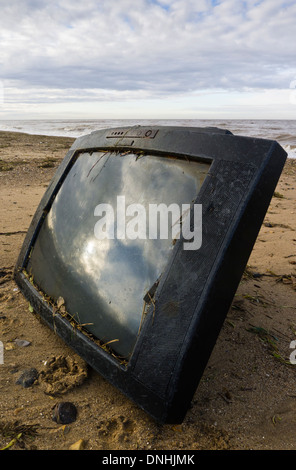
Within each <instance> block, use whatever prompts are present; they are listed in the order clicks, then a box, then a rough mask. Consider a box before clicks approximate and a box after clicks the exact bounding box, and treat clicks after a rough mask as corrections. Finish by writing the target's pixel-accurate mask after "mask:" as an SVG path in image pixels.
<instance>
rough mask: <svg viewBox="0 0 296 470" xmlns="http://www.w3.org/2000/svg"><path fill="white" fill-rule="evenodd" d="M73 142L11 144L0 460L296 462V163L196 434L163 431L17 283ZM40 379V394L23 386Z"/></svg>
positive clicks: (278, 195)
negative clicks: (42, 205) (64, 414)
mask: <svg viewBox="0 0 296 470" xmlns="http://www.w3.org/2000/svg"><path fill="white" fill-rule="evenodd" d="M72 142H73V139H72V138H66V137H49V136H40V135H28V134H21V133H10V132H0V200H1V205H0V224H1V225H0V242H1V245H0V341H1V342H2V343H3V346H4V361H3V364H0V393H1V401H0V449H1V448H5V447H7V448H8V449H11V450H18V449H20V450H21V449H25V450H31V449H38V450H67V449H86V450H100V449H102V450H123V449H124V450H137V449H138V450H140V449H146V450H147V449H148V450H152V449H155V450H212V449H215V450H221V449H223V450H225V449H229V450H236V449H244V450H248V449H254V450H257V449H270V450H271V449H276V450H282V449H291V450H292V449H293V450H295V449H296V441H295V432H294V428H295V418H296V385H295V373H296V369H295V368H296V365H292V364H291V362H290V355H291V353H292V352H293V349H291V347H290V345H291V342H292V341H294V340H296V160H292V159H289V160H287V163H286V165H285V168H284V170H283V173H282V175H281V178H280V181H279V183H278V186H277V188H276V192H275V194H274V197H273V198H272V201H271V204H270V207H269V210H268V213H267V214H266V217H265V220H264V223H263V225H262V228H261V231H260V233H259V235H258V238H257V241H256V244H255V246H254V249H253V252H252V254H251V256H250V259H249V262H248V266H247V269H246V271H245V274H244V276H243V278H242V280H241V283H240V285H239V288H238V290H237V293H236V295H235V298H234V301H233V304H232V307H231V309H230V310H229V312H228V315H227V318H226V320H225V322H224V325H223V328H222V330H221V333H220V336H219V338H218V341H217V343H216V346H215V348H214V350H213V353H212V356H211V358H210V361H209V363H208V365H207V368H206V370H205V372H204V375H203V378H202V380H201V382H200V384H199V387H198V389H197V391H196V393H195V396H194V399H193V401H192V406H191V408H190V410H189V411H188V413H187V416H186V418H185V420H184V422H183V423H182V425H177V426H173V425H159V424H157V423H156V422H155V421H153V419H152V418H150V417H149V416H148V415H147V414H145V412H144V411H142V410H140V409H139V408H138V407H137V406H136V405H135V404H133V403H131V402H130V401H129V400H128V399H127V398H126V397H125V396H124V395H122V394H121V393H120V392H119V391H117V390H116V389H115V388H114V387H113V386H112V385H110V384H109V383H108V382H107V381H105V380H104V379H103V378H102V377H101V376H100V375H99V374H97V373H96V372H95V371H93V370H92V369H90V368H89V367H88V366H86V364H85V363H84V362H83V361H82V360H81V359H80V358H79V357H78V356H77V355H76V354H75V353H73V351H72V350H71V349H69V348H68V347H67V346H66V345H65V344H64V343H63V342H62V341H61V340H60V338H59V337H58V336H57V335H55V333H54V332H53V331H51V330H50V329H49V328H48V327H47V326H45V325H44V324H43V322H42V320H41V319H40V318H39V317H38V316H36V315H35V314H34V312H32V311H31V309H30V308H29V304H28V301H27V300H26V299H25V298H24V297H23V295H22V293H21V292H20V291H19V290H18V288H17V286H16V284H15V282H14V280H13V278H12V272H13V268H14V265H15V263H16V260H17V257H18V254H19V251H20V249H21V246H22V242H23V240H24V237H25V233H26V231H27V229H28V227H29V225H30V222H31V219H32V217H33V215H34V212H35V210H36V208H37V205H38V204H39V202H40V199H41V197H42V195H43V193H44V192H45V189H46V187H47V186H48V184H49V182H50V180H51V178H52V177H53V175H54V173H55V171H56V169H57V167H58V165H59V163H60V162H61V160H62V159H63V157H64V156H65V155H66V153H67V151H68V149H69V148H70V146H71V144H72ZM32 367H33V368H35V369H36V370H37V371H38V374H39V376H38V379H37V380H36V381H35V382H34V383H33V385H32V386H30V387H27V388H24V387H23V386H22V385H20V384H18V383H16V382H17V380H18V378H19V376H20V375H21V373H22V372H23V371H24V370H26V369H29V368H32ZM65 401H66V402H71V403H73V404H74V405H75V407H76V408H77V412H78V413H77V417H76V420H75V421H74V422H72V423H70V424H66V425H63V424H61V423H57V422H55V421H53V419H52V415H53V409H54V408H55V406H56V405H57V404H59V403H61V402H65ZM73 446H74V447H73Z"/></svg>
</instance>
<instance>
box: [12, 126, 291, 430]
mask: <svg viewBox="0 0 296 470" xmlns="http://www.w3.org/2000/svg"><path fill="white" fill-rule="evenodd" d="M285 160H286V153H285V152H284V150H283V149H282V148H281V146H280V145H279V144H278V143H277V142H275V141H271V140H265V139H255V138H250V137H243V136H236V135H233V134H232V133H231V132H230V131H227V130H222V129H217V128H192V127H169V126H167V127H161V126H160V127H155V126H152V127H145V126H134V127H123V128H112V129H103V130H100V131H96V132H93V133H91V134H89V135H86V136H83V137H80V138H78V139H77V140H76V141H75V142H74V144H73V145H72V147H71V149H70V150H69V152H68V153H67V155H66V156H65V158H64V159H63V161H62V163H61V164H60V166H59V167H58V169H57V172H56V174H55V176H54V177H53V179H52V181H51V183H50V185H49V187H48V188H47V190H46V192H45V194H44V196H43V198H42V200H41V202H40V204H39V207H38V209H37V211H36V213H35V215H34V218H33V220H32V223H31V226H30V228H29V230H28V233H27V236H26V238H25V241H24V244H23V247H22V249H21V252H20V255H19V258H18V261H17V265H16V267H15V280H16V282H17V283H18V285H19V287H20V289H21V291H22V292H23V294H24V295H25V296H26V297H27V298H28V299H29V301H30V303H31V305H32V307H33V309H34V311H35V312H36V313H38V314H39V315H40V316H41V317H42V318H43V319H44V320H45V321H46V323H47V324H48V325H49V326H50V327H51V328H52V329H53V330H54V331H55V332H56V333H57V334H58V335H60V337H61V338H62V339H63V340H64V341H65V342H66V343H67V344H68V345H69V346H70V347H72V348H73V349H74V350H75V351H76V352H77V353H78V354H79V355H80V356H81V357H82V358H83V359H84V360H85V361H86V362H87V363H88V364H89V365H90V366H91V367H92V368H93V369H95V370H96V371H97V372H98V373H100V374H101V375H102V376H103V377H105V378H106V379H107V380H109V381H110V382H111V383H112V384H113V385H114V386H116V387H117V388H118V389H119V390H121V391H122V392H123V393H124V394H126V395H127V396H128V397H129V398H130V399H132V400H133V401H134V402H136V403H137V404H138V406H139V407H141V408H142V409H144V410H145V411H146V412H147V413H149V414H150V415H151V416H152V417H153V418H155V419H156V420H157V421H159V422H160V423H181V422H182V421H183V419H184V417H185V415H186V413H187V410H188V407H189V406H190V402H191V400H192V397H193V395H194V393H195V391H196V388H197V386H198V383H199V381H200V379H201V377H202V375H203V371H204V369H205V367H206V364H207V362H208V359H209V357H210V355H211V352H212V350H213V348H214V345H215V342H216V340H217V338H218V335H219V332H220V330H221V327H222V325H223V322H224V320H225V317H226V315H227V312H228V310H229V308H230V306H231V303H232V300H233V297H234V294H235V292H236V289H237V287H238V284H239V282H240V279H241V276H242V274H243V271H244V269H245V266H246V264H247V261H248V258H249V256H250V253H251V250H252V247H253V245H254V243H255V240H256V237H257V234H258V232H259V230H260V227H261V224H262V222H263V219H264V216H265V213H266V211H267V209H268V206H269V203H270V200H271V197H272V195H273V192H274V189H275V187H276V184H277V182H278V179H279V176H280V174H281V171H282V168H283V166H284V163H285Z"/></svg>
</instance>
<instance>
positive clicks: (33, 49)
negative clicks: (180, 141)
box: [0, 0, 296, 113]
mask: <svg viewBox="0 0 296 470" xmlns="http://www.w3.org/2000/svg"><path fill="white" fill-rule="evenodd" d="M0 7H1V18H0V48H1V51H0V52H1V56H0V65H1V70H2V72H1V73H2V77H0V78H1V79H2V83H4V91H5V96H6V101H5V103H6V108H5V107H4V108H5V109H6V112H7V113H9V106H13V103H16V102H17V101H18V100H19V103H26V104H29V103H32V105H33V106H35V105H37V104H38V102H39V103H43V104H46V103H51V104H52V103H55V102H56V103H61V102H69V101H72V102H73V103H75V102H77V103H78V102H83V101H85V102H89V101H91V100H97V101H98V102H99V101H116V102H118V100H119V101H120V102H121V101H126V100H140V99H141V100H151V99H156V100H159V99H161V97H162V98H163V99H164V100H165V102H166V103H167V102H168V100H173V101H174V100H176V99H178V97H184V96H185V95H186V97H190V96H191V95H192V94H193V93H194V92H196V91H203V90H209V89H212V90H213V92H214V91H215V90H217V89H223V90H224V92H225V91H227V93H228V94H230V93H238V92H242V91H243V90H244V89H245V88H246V87H248V88H251V89H254V90H268V89H271V90H273V89H278V90H284V89H288V88H289V84H290V82H291V81H292V80H293V79H294V78H295V77H296V65H295V39H296V38H295V36H296V28H295V18H296V4H295V2H294V0H285V1H284V0H282V1H275V0H261V1H256V0H245V1H242V0H241V1H240V0H220V1H211V0H200V1H196V0H158V1H156V0H155V1H152V0H137V2H134V1H132V0H120V1H118V0H100V1H95V0H86V1H84V2H78V0H72V1H70V0H60V1H59V2H57V1H52V2H47V1H45V0H38V1H37V0H35V1H34V0H22V1H21V0H15V1H14V2H10V3H8V2H6V1H4V0H2V1H1V0H0ZM204 96H208V93H206V94H205V95H204ZM5 103H4V104H5ZM4 108H2V109H4ZM11 109H12V108H11Z"/></svg>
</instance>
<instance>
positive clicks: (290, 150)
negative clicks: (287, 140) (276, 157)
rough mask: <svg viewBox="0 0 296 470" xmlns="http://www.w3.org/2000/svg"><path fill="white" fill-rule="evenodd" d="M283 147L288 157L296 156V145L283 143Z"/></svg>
mask: <svg viewBox="0 0 296 470" xmlns="http://www.w3.org/2000/svg"><path fill="white" fill-rule="evenodd" d="M283 149H284V150H285V151H286V152H287V154H288V158H296V146H295V145H283Z"/></svg>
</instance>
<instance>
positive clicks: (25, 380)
mask: <svg viewBox="0 0 296 470" xmlns="http://www.w3.org/2000/svg"><path fill="white" fill-rule="evenodd" d="M37 378H38V372H37V370H36V369H34V368H31V369H27V370H25V371H24V372H23V373H22V374H21V375H20V376H19V378H18V379H17V381H16V384H17V385H22V387H24V388H28V387H31V385H33V383H34V382H35V380H36V379H37Z"/></svg>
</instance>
